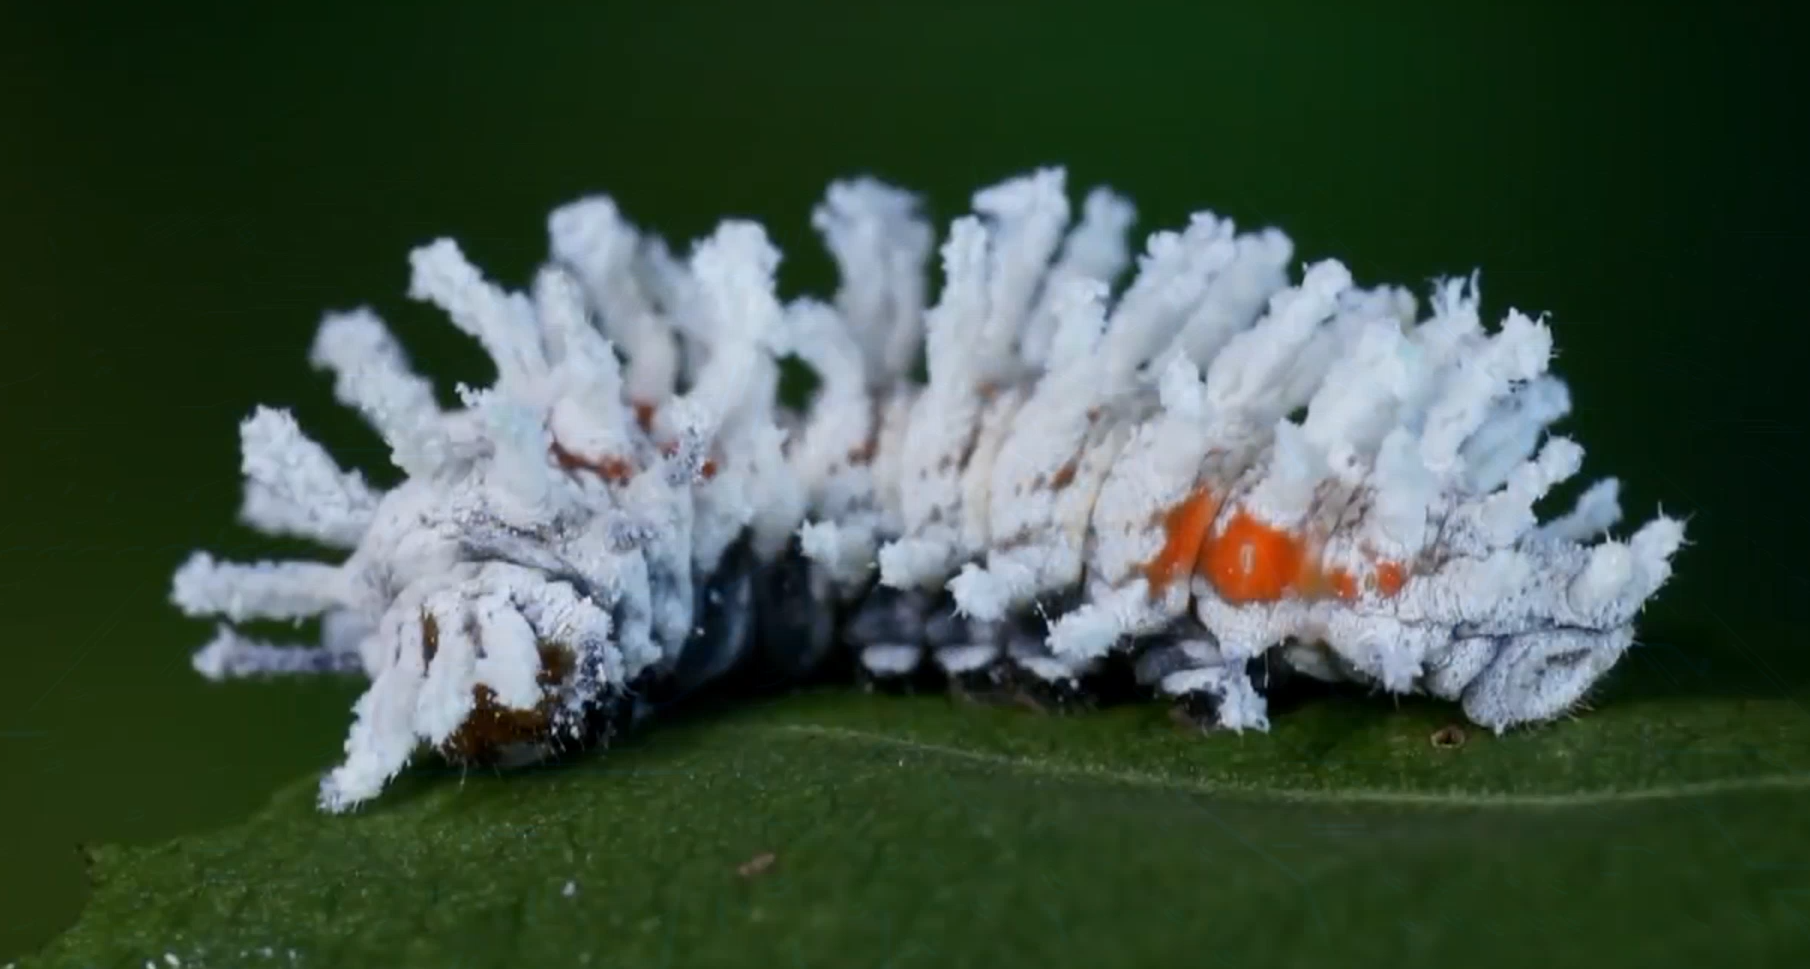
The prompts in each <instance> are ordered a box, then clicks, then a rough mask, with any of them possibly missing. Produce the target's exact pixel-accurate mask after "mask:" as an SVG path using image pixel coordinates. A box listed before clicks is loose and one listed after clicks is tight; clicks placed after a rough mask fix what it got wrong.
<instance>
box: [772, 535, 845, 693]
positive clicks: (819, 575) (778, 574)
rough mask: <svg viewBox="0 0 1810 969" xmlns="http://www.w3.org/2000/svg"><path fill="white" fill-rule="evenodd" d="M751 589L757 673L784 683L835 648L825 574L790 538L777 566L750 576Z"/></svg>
mask: <svg viewBox="0 0 1810 969" xmlns="http://www.w3.org/2000/svg"><path fill="white" fill-rule="evenodd" d="M755 589H756V595H755V601H754V610H755V621H756V624H757V626H756V629H757V636H756V640H757V643H756V645H757V647H758V649H759V651H760V665H761V669H762V670H763V671H764V672H767V673H770V674H771V675H772V676H774V677H775V678H777V679H779V680H781V681H784V682H796V681H798V680H801V679H803V678H804V677H806V676H808V675H810V674H811V672H812V671H814V670H816V669H818V668H819V667H820V666H822V665H823V662H824V660H825V658H826V657H827V656H828V655H829V653H830V650H831V649H832V648H833V647H834V646H835V644H836V619H837V617H836V600H835V589H834V587H833V583H832V579H831V574H830V573H829V572H828V571H827V570H825V569H822V568H819V567H818V566H817V565H816V564H815V563H814V562H812V561H811V559H809V558H807V557H806V556H805V554H804V550H803V546H802V543H801V542H800V541H799V539H798V538H797V537H796V536H795V537H794V538H793V539H792V542H791V544H790V545H788V546H787V548H786V551H785V552H784V554H782V555H781V556H780V557H779V559H778V560H777V561H775V562H773V563H771V564H770V565H768V566H766V567H765V568H763V569H761V570H759V571H757V572H756V573H755Z"/></svg>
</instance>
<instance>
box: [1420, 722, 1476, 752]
mask: <svg viewBox="0 0 1810 969" xmlns="http://www.w3.org/2000/svg"><path fill="white" fill-rule="evenodd" d="M1429 739H1430V740H1432V742H1433V746H1435V747H1438V748H1439V749H1441V750H1451V749H1453V748H1455V747H1462V746H1464V742H1465V740H1466V739H1468V738H1467V737H1466V735H1465V732H1464V728H1463V727H1460V726H1458V725H1457V724H1455V723H1448V724H1446V725H1445V726H1443V727H1440V728H1439V729H1438V730H1435V731H1433V736H1432V737H1431V738H1429Z"/></svg>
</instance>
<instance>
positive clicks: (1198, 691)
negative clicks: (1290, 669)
mask: <svg viewBox="0 0 1810 969" xmlns="http://www.w3.org/2000/svg"><path fill="white" fill-rule="evenodd" d="M1270 652H1273V651H1265V653H1263V654H1261V655H1258V656H1256V657H1253V658H1252V659H1250V660H1249V661H1247V662H1237V661H1230V660H1227V659H1226V658H1225V657H1224V656H1222V655H1221V654H1220V651H1219V643H1218V642H1217V641H1216V640H1215V639H1214V638H1213V635H1212V634H1211V633H1209V632H1207V631H1206V630H1205V629H1200V628H1191V629H1188V630H1187V631H1186V632H1184V633H1181V634H1179V635H1171V636H1164V637H1162V638H1160V639H1158V640H1157V641H1155V642H1153V643H1151V644H1150V645H1149V646H1147V647H1146V648H1145V649H1144V651H1143V652H1142V653H1141V654H1140V655H1139V656H1138V658H1137V661H1136V665H1135V667H1134V671H1135V675H1136V677H1137V680H1138V682H1139V683H1140V684H1141V685H1143V686H1145V687H1148V688H1151V689H1154V690H1155V691H1156V692H1157V693H1158V694H1160V695H1162V696H1167V697H1171V698H1173V699H1174V700H1175V716H1176V719H1177V720H1179V721H1181V722H1182V723H1184V724H1186V725H1188V726H1191V727H1198V728H1201V729H1203V730H1210V729H1214V728H1223V729H1229V730H1236V731H1240V732H1242V731H1244V730H1247V729H1249V730H1268V729H1269V704H1268V701H1267V700H1266V699H1265V697H1264V694H1265V693H1267V692H1268V690H1269V689H1270V688H1271V686H1272V685H1273V683H1274V682H1275V681H1276V680H1277V679H1279V677H1280V673H1279V664H1273V663H1272V662H1271V661H1270V660H1268V659H1266V657H1267V656H1268V655H1269V653H1270Z"/></svg>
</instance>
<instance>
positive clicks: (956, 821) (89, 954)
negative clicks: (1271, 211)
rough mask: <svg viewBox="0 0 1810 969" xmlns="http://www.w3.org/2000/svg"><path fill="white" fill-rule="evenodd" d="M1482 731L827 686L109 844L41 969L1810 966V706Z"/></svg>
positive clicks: (1355, 712)
mask: <svg viewBox="0 0 1810 969" xmlns="http://www.w3.org/2000/svg"><path fill="white" fill-rule="evenodd" d="M1453 717H1454V712H1453V711H1452V710H1451V709H1450V708H1448V707H1443V706H1438V705H1434V704H1422V703H1410V704H1404V705H1401V706H1400V707H1394V705H1393V704H1391V702H1390V701H1388V700H1387V699H1384V698H1380V697H1372V698H1360V697H1340V698H1330V699H1321V700H1315V701H1313V702H1311V703H1307V704H1305V705H1302V706H1300V707H1299V708H1297V709H1292V710H1287V711H1283V712H1282V713H1281V715H1278V716H1277V717H1276V718H1275V730H1274V732H1273V733H1271V734H1268V735H1256V734H1247V735H1244V736H1236V735H1212V736H1201V735H1200V734H1198V733H1196V732H1192V731H1188V730H1184V729H1181V728H1179V727H1178V726H1177V725H1176V724H1175V723H1174V722H1173V721H1172V720H1171V719H1170V717H1169V716H1168V713H1167V711H1166V710H1165V709H1164V708H1163V707H1161V706H1155V705H1148V706H1135V707H1126V708H1117V709H1112V710H1107V711H1102V712H1098V713H1092V714H1087V715H1081V716H1071V717H1044V716H1037V715H1034V714H1030V713H1026V712H1023V711H1017V710H1004V709H993V708H983V707H977V706H972V705H967V704H963V703H961V702H957V701H952V700H949V699H946V698H943V697H940V696H935V697H914V698H893V697H884V696H865V695H858V694H854V693H846V692H829V693H810V694H803V695H798V696H793V697H788V698H785V699H783V700H778V701H772V702H765V703H759V704H755V705H751V706H746V707H742V708H739V709H734V710H730V711H728V712H723V713H713V714H710V715H698V716H693V717H689V718H685V719H682V720H679V721H678V722H670V723H665V724H659V725H654V726H651V727H650V729H649V730H648V731H646V732H645V733H643V734H642V735H641V736H640V737H639V738H638V739H637V740H635V741H634V742H632V743H630V744H629V745H627V746H625V747H619V748H617V749H615V750H611V751H609V752H607V753H600V754H594V755H591V756H588V757H584V758H581V759H579V760H578V761H576V762H575V763H572V764H567V765H564V766H560V767H550V768H546V769H540V770H533V771H529V772H525V773H517V774H513V775H510V776H507V777H496V776H492V775H489V774H482V775H479V774H473V775H469V776H461V775H459V774H458V773H456V772H449V771H447V770H445V769H444V768H437V767H433V766H423V767H419V768H417V769H415V770H413V771H411V772H409V773H408V774H406V775H405V776H404V778H403V779H402V780H401V781H400V782H399V783H398V784H397V785H396V786H395V787H394V788H393V789H392V790H390V791H389V792H387V793H386V794H385V795H384V796H383V797H382V798H381V799H380V800H379V801H378V802H377V803H376V804H375V806H374V807H372V808H370V809H369V810H366V811H364V812H362V813H360V814H358V815H355V816H351V817H327V816H323V815H320V814H318V813H316V812H315V811H314V808H313V795H314V781H313V779H309V780H307V781H305V782H298V783H297V784H295V785H294V786H293V787H291V788H289V789H287V790H286V791H284V792H283V793H281V794H280V795H279V796H277V797H276V798H275V799H274V801H273V803H272V804H271V805H270V806H269V807H268V808H267V809H266V810H264V811H263V812H262V813H261V814H259V815H258V816H256V817H254V818H252V819H250V820H249V821H248V822H246V823H244V824H242V825H240V826H238V827H235V828H232V829H229V830H223V831H218V832H215V833H211V834H206V835H202V836H197V837H190V838H184V839H180V840H176V841H172V842H169V843H166V844H162V845H157V846H153V847H145V848H103V849H99V850H96V851H94V852H93V868H94V878H95V879H96V888H95V892H94V897H93V900H92V903H91V904H90V905H89V907H88V909H87V911H86V912H85V913H84V915H83V916H82V918H81V920H80V922H79V923H78V924H77V925H76V926H75V927H74V928H73V929H72V930H71V931H70V932H69V933H68V934H66V935H65V936H64V937H63V938H61V939H60V940H59V941H57V942H56V943H55V944H54V945H53V946H52V947H51V948H50V949H49V950H48V951H46V952H44V953H42V954H41V955H40V956H39V957H38V958H37V959H36V960H28V961H27V962H26V963H23V964H22V965H44V966H59V967H62V966H70V967H78V966H143V965H146V964H152V965H177V964H180V965H181V966H184V967H199V966H262V965H270V966H289V965H297V966H329V967H361V966H372V967H386V969H390V967H412V966H432V967H455V966H461V967H462V966H473V967H476V966H535V967H543V966H545V967H557V966H667V965H671V966H712V965H724V966H835V967H843V966H873V965H885V966H895V967H908V966H934V967H948V966H955V965H985V966H1010V965H1026V966H1065V965H1075V966H1093V967H1098V966H1108V965H1188V966H1192V965H1232V966H1283V965H1308V964H1326V965H1338V966H1340V967H1342V969H1344V967H1360V966H1379V967H1382V966H1387V967H1391V969H1401V967H1406V966H1423V965H1424V966H1446V967H1450V966H1466V967H1469V966H1477V965H1504V966H1517V967H1520V966H1526V965H1529V964H1538V965H1544V964H1564V965H1574V964H1575V965H1582V964H1589V965H1593V966H1599V967H1600V966H1609V965H1629V966H1651V965H1660V964H1693V963H1695V964H1723V963H1726V964H1731V965H1761V964H1771V965H1781V964H1799V965H1810V958H1799V959H1793V958H1790V957H1789V952H1791V951H1797V952H1799V953H1800V956H1810V895H1806V894H1805V893H1804V892H1803V890H1802V889H1801V888H1800V887H1799V886H1801V885H1802V884H1803V875H1804V873H1805V872H1806V871H1810V825H1807V824H1804V823H1802V818H1803V814H1804V810H1805V807H1806V805H1810V715H1807V714H1806V712H1805V710H1804V709H1803V708H1802V707H1801V706H1800V705H1798V704H1797V703H1795V702H1794V701H1792V700H1790V699H1788V698H1779V699H1753V698H1739V697H1726V698H1716V697H1680V696H1673V697H1665V696H1649V697H1644V698H1643V697H1639V696H1627V697H1620V698H1617V700H1616V701H1615V702H1612V703H1606V704H1605V705H1604V708H1603V709H1602V710H1601V711H1600V712H1596V713H1591V714H1589V715H1587V716H1584V717H1582V718H1579V719H1576V720H1571V721H1566V722H1561V723H1556V724H1552V725H1549V726H1546V727H1543V728H1540V729H1537V730H1529V731H1521V732H1515V733H1511V734H1508V735H1506V736H1501V737H1496V736H1492V735H1489V734H1487V733H1480V732H1477V731H1474V730H1472V731H1468V732H1467V735H1466V736H1465V737H1464V739H1463V741H1462V743H1460V744H1458V745H1456V746H1449V745H1440V744H1435V743H1434V741H1433V737H1434V734H1435V733H1437V732H1439V731H1440V730H1441V728H1442V727H1445V726H1447V725H1449V724H1451V723H1453ZM1451 739H1452V737H1451V735H1450V734H1447V735H1444V736H1442V737H1441V740H1442V741H1449V740H1451ZM166 953H167V954H168V955H169V956H171V957H174V958H175V959H176V960H177V961H176V962H167V961H165V954H166ZM1710 960H1714V962H1713V963H1712V962H1711V961H1710Z"/></svg>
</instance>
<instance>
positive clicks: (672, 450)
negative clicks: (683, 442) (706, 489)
mask: <svg viewBox="0 0 1810 969" xmlns="http://www.w3.org/2000/svg"><path fill="white" fill-rule="evenodd" d="M660 453H661V454H664V455H666V456H667V457H669V458H670V457H672V456H673V455H675V454H677V453H679V442H678V441H667V442H666V443H665V444H662V445H660ZM698 473H699V474H702V475H703V476H704V480H705V481H709V480H710V479H711V478H714V477H716V458H705V459H704V466H703V467H701V468H699V469H698Z"/></svg>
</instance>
